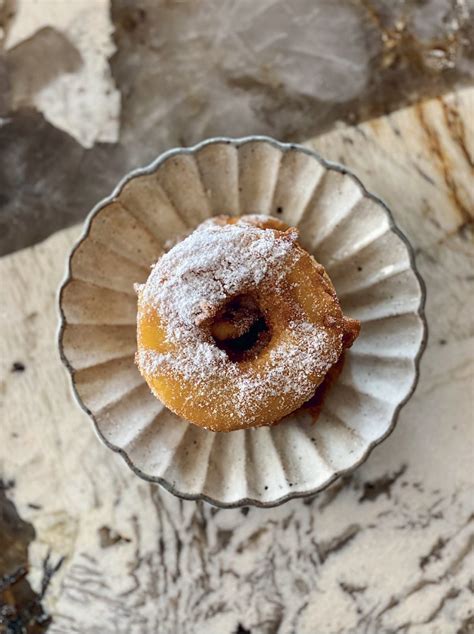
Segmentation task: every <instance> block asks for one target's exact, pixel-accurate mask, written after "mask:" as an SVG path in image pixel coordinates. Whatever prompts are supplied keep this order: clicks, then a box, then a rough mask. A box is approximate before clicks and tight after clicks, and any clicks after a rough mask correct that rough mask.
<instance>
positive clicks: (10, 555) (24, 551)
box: [0, 482, 62, 634]
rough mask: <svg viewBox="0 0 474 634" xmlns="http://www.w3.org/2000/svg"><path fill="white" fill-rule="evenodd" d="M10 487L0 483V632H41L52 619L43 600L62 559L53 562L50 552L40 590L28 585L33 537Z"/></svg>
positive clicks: (31, 529)
mask: <svg viewBox="0 0 474 634" xmlns="http://www.w3.org/2000/svg"><path fill="white" fill-rule="evenodd" d="M12 487H13V484H12V483H11V486H6V485H4V483H2V482H0V634H3V633H4V634H41V633H42V632H45V631H46V630H47V628H48V625H49V623H50V621H51V619H50V617H49V616H48V615H47V614H46V612H45V611H44V609H43V607H42V600H43V598H44V595H45V593H46V591H47V589H48V586H49V583H50V581H51V578H52V577H53V575H54V574H55V573H56V572H57V571H58V570H59V568H60V566H61V565H62V559H59V560H58V561H57V562H56V563H54V564H52V563H51V560H50V555H48V556H47V557H46V559H45V560H44V562H43V578H42V582H41V589H40V591H39V593H36V592H35V591H34V590H33V589H32V588H31V586H30V584H29V582H28V580H27V578H26V575H27V572H28V546H29V544H30V543H31V542H32V541H33V540H34V539H35V530H34V528H33V526H32V525H31V524H30V523H28V522H25V521H24V520H22V519H21V517H20V516H19V515H18V512H17V510H16V508H15V506H14V504H13V502H12V501H11V500H9V499H8V497H7V496H6V493H5V491H6V490H7V489H9V488H12Z"/></svg>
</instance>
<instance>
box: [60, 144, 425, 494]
mask: <svg viewBox="0 0 474 634" xmlns="http://www.w3.org/2000/svg"><path fill="white" fill-rule="evenodd" d="M222 213H226V214H231V215H237V214H246V213H258V214H271V215H275V216H277V217H278V218H281V219H282V220H284V221H285V222H287V223H288V224H290V225H294V226H296V227H298V228H299V230H300V235H301V241H302V243H303V246H305V247H306V249H308V250H309V251H310V252H311V253H313V254H314V255H315V257H316V258H317V259H318V260H319V261H320V262H321V263H322V264H323V265H324V266H325V267H326V269H327V271H328V273H329V275H330V277H331V279H332V281H333V283H334V286H335V287H336V290H337V293H338V296H339V298H340V300H341V303H342V306H343V308H344V312H345V314H347V315H349V316H351V317H355V318H357V319H360V320H361V322H362V330H361V334H360V337H359V338H358V340H357V341H356V343H355V345H354V347H353V348H351V350H349V351H348V352H347V355H346V361H345V364H344V368H343V371H342V374H341V376H340V377H339V379H338V381H337V382H336V384H335V385H334V386H333V387H332V388H331V390H330V391H329V394H328V395H327V398H326V399H325V401H324V404H323V408H322V411H321V414H320V417H319V419H318V420H317V422H316V423H315V424H313V422H312V421H311V419H310V418H309V416H308V415H307V414H301V413H300V414H296V415H293V416H290V417H288V418H287V419H285V421H284V423H282V424H280V425H276V426H274V427H271V428H270V427H261V428H259V429H252V430H243V431H235V432H231V433H213V432H209V431H205V430H203V429H200V428H198V427H195V426H193V425H191V424H189V423H187V422H185V421H184V420H182V419H180V418H179V417H178V416H176V415H175V414H173V413H171V412H170V411H169V410H168V409H167V408H166V407H164V406H163V405H162V404H161V403H160V402H159V401H157V400H156V399H155V397H154V396H153V395H152V394H151V393H150V391H149V389H148V387H147V385H146V383H145V382H144V380H143V379H142V377H141V376H140V374H139V372H138V370H137V368H136V366H135V365H134V353H135V349H136V342H135V328H136V326H135V319H136V296H135V293H134V290H133V284H134V282H144V281H145V280H146V278H147V276H148V273H149V270H150V265H151V264H152V263H153V262H155V261H156V260H157V258H158V257H159V255H160V254H161V253H163V251H164V249H165V247H166V244H169V243H170V242H173V241H175V240H176V239H178V238H179V237H182V236H183V235H185V234H186V233H189V232H190V231H191V230H192V229H193V228H194V227H196V226H197V225H198V224H199V223H200V222H202V221H203V220H205V219H206V218H209V217H210V216H213V215H216V214H222ZM423 304H424V291H423V286H422V283H421V281H420V278H419V277H418V274H417V272H416V270H415V265H414V261H413V254H412V251H411V248H410V246H409V244H408V242H407V240H406V239H405V238H404V236H403V235H402V234H401V233H400V231H399V230H398V229H397V228H396V227H395V225H394V223H393V220H392V217H391V215H390V213H389V211H388V210H387V208H386V207H385V206H384V204H383V203H382V202H381V201H380V200H378V199H377V198H375V197H374V196H373V195H371V194H369V193H368V192H367V191H366V190H365V189H364V187H363V185H362V184H361V183H360V182H359V181H358V180H357V178H355V177H354V176H353V175H352V174H350V173H349V172H348V171H347V170H346V169H345V168H343V167H341V166H338V165H335V164H331V163H328V162H326V161H324V160H323V159H322V158H321V157H319V156H318V155H317V154H315V153H314V152H312V151H310V150H308V149H306V148H304V147H300V146H295V145H287V144H283V143H278V142H277V141H274V140H273V139H269V138H265V137H249V138H244V139H225V138H219V139H211V140H209V141H206V142H204V143H201V144H199V145H197V146H195V147H192V148H189V149H176V150H172V151H170V152H167V153H166V154H164V155H162V156H160V157H159V158H158V159H157V160H156V161H155V162H153V163H152V164H151V165H149V166H148V167H145V168H143V169H139V170H136V171H134V172H132V173H131V174H129V175H128V176H127V177H126V178H125V179H124V180H122V182H121V183H120V184H119V185H118V187H117V188H116V189H115V191H114V192H113V194H112V195H111V196H110V197H109V198H107V199H105V200H104V201H102V202H101V203H99V204H98V205H97V206H96V207H95V209H93V211H92V212H91V214H90V216H89V218H88V220H87V222H86V224H85V229H84V232H83V235H82V237H81V238H80V240H79V242H78V243H77V245H76V246H75V247H74V249H73V251H72V253H71V255H70V258H69V262H68V270H67V275H66V279H65V281H64V283H63V285H62V288H61V291H60V312H61V327H60V335H59V348H60V352H61V356H62V359H63V361H64V363H65V364H66V367H67V368H68V370H69V373H70V375H71V379H72V385H73V389H74V392H75V395H76V397H77V400H78V402H79V404H80V405H81V407H82V408H83V409H84V410H85V411H86V412H87V413H88V414H89V416H90V417H91V419H92V421H93V423H94V425H95V429H96V430H97V432H98V434H99V436H100V438H101V439H102V440H103V442H104V443H105V444H106V445H107V446H108V447H109V448H110V449H112V450H113V451H116V452H119V453H120V454H121V455H122V456H123V457H124V458H125V460H126V462H127V464H128V465H129V466H130V467H131V468H132V469H133V470H134V471H135V473H136V474H137V475H139V476H140V477H142V478H144V479H146V480H150V481H153V482H158V483H160V484H161V485H163V486H164V487H166V488H167V489H168V490H169V491H171V492H172V493H174V494H176V495H178V496H181V497H183V498H188V499H204V500H207V501H209V502H211V503H213V504H215V505H218V506H239V505H243V504H255V505H260V506H271V505H275V504H279V503H281V502H284V501H286V500H289V499H290V498H292V497H296V496H302V495H308V494H312V493H315V492H316V491H319V490H321V489H323V488H324V487H326V486H327V485H328V484H330V483H331V482H332V481H333V480H334V479H335V478H336V477H337V476H338V475H341V474H343V473H345V472H347V471H349V470H351V469H353V468H354V467H356V466H357V465H359V464H361V463H362V462H363V461H364V460H365V459H366V458H367V456H368V454H369V452H370V450H371V449H372V448H373V447H374V446H375V445H376V444H377V443H379V442H380V441H381V440H383V439H384V438H385V437H386V436H387V435H388V434H389V433H390V431H391V430H392V429H393V427H394V425H395V421H396V418H397V415H398V412H399V410H400V408H401V406H402V405H403V404H404V403H405V402H406V401H407V399H408V398H409V397H410V395H411V393H412V392H413V390H414V387H415V384H416V381H417V377H418V362H419V358H420V355H421V352H422V350H423V347H424V340H425V326H424V318H423ZM223 398H225V395H223Z"/></svg>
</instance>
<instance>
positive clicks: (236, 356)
mask: <svg viewBox="0 0 474 634" xmlns="http://www.w3.org/2000/svg"><path fill="white" fill-rule="evenodd" d="M210 330H211V335H212V337H213V339H214V342H215V344H216V346H217V347H218V348H219V349H220V350H223V351H224V352H225V353H226V354H227V356H228V357H229V359H230V360H231V361H233V362H235V363H238V362H240V361H249V360H251V359H252V358H255V357H256V356H257V355H258V354H259V353H260V352H261V350H262V349H263V348H264V347H265V346H267V345H268V343H269V342H270V339H271V332H270V326H269V324H268V323H267V320H266V319H265V315H264V313H263V311H262V310H261V308H260V306H259V305H258V302H257V300H256V298H255V297H253V296H252V295H249V294H243V295H238V296H237V297H234V298H232V299H231V300H230V301H229V302H228V303H227V304H226V305H225V306H224V307H223V308H222V309H221V310H220V311H219V312H218V313H217V315H216V316H215V317H214V319H213V321H212V323H211V325H210Z"/></svg>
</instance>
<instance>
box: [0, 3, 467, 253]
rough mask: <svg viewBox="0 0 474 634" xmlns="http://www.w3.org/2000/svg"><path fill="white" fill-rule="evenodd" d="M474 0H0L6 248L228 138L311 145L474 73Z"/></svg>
mask: <svg viewBox="0 0 474 634" xmlns="http://www.w3.org/2000/svg"><path fill="white" fill-rule="evenodd" d="M473 7H474V4H473V0H340V1H338V2H333V0H292V1H291V2H290V1H287V0H259V1H258V2H255V0H238V1H236V0H226V1H222V0H201V1H199V2H194V1H191V0H181V1H180V0H175V1H173V0H171V1H170V0H168V1H165V0H161V1H156V0H137V1H135V0H111V1H110V5H109V0H72V1H70V2H67V1H66V0H36V1H35V0H0V117H1V118H0V254H5V253H8V252H11V251H14V250H16V249H19V248H21V247H25V246H27V245H31V244H33V243H35V242H37V241H39V240H41V239H43V238H45V237H46V236H48V235H49V234H50V233H51V232H53V231H55V230H57V229H59V228H61V227H64V226H67V225H70V224H72V223H74V222H77V221H79V220H81V219H82V218H83V217H84V216H85V215H86V213H87V212H88V211H89V209H90V208H91V206H92V205H94V203H95V202H97V201H98V200H99V199H100V198H101V197H103V196H105V195H107V194H108V193H110V191H111V189H112V188H113V186H114V185H115V184H116V183H117V181H118V180H119V179H120V178H121V176H122V175H123V174H124V173H125V172H127V171H128V170H129V169H131V168H133V167H137V166H140V165H143V164H145V163H147V162H149V161H150V160H152V159H153V158H154V157H155V156H156V155H157V154H159V153H160V152H162V151H163V150H165V149H167V148H169V147H171V146H176V145H189V144H192V143H195V142H197V141H200V140H201V139H203V138H206V137H209V136H215V135H221V134H223V135H246V134H251V133H261V134H269V135H273V136H275V137H277V138H280V139H282V140H289V139H291V140H293V141H297V140H302V139H305V138H308V137H310V136H314V135H315V134H316V133H319V132H320V131H324V130H326V129H328V128H330V127H331V126H333V125H334V124H335V123H336V122H337V121H339V120H342V121H346V122H358V121H360V120H363V119H366V118H368V117H372V116H374V115H378V114H382V113H385V112H389V111H391V110H393V109H396V108H398V107H400V106H402V105H406V104H407V103H411V102H413V101H414V100H417V99H418V98H419V97H420V96H427V95H433V94H441V93H443V92H444V91H446V90H447V89H449V88H451V87H453V86H454V85H459V84H461V83H467V82H470V81H472V79H473V76H474V62H473V56H474V44H473V42H474V26H473V19H472V10H473Z"/></svg>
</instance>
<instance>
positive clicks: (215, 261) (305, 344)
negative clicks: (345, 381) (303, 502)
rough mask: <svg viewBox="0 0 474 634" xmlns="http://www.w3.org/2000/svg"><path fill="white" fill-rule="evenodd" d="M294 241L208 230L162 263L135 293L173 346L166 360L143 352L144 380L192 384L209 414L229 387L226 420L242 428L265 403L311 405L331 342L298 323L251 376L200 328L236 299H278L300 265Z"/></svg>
mask: <svg viewBox="0 0 474 634" xmlns="http://www.w3.org/2000/svg"><path fill="white" fill-rule="evenodd" d="M296 238H297V233H296V232H291V231H290V232H286V233H282V232H278V231H269V230H264V229H260V228H257V227H251V226H249V225H246V226H245V225H238V224H234V225H226V226H216V225H214V226H213V225H210V224H208V225H207V226H206V227H201V228H200V230H199V231H195V232H194V233H193V234H192V235H191V236H189V237H188V238H186V239H185V240H184V241H183V242H181V243H179V244H178V245H176V246H175V247H174V248H173V249H172V250H171V251H170V252H168V253H167V254H165V255H163V256H162V258H161V259H160V260H159V261H158V262H157V264H156V265H155V266H154V268H153V270H152V272H151V274H150V276H149V278H148V280H147V282H146V285H145V287H144V288H142V289H140V291H139V292H140V295H141V297H140V302H139V305H140V307H141V308H140V310H147V309H149V307H150V306H151V307H153V309H154V310H156V311H157V312H158V314H159V316H160V318H161V320H162V322H163V323H164V324H165V325H166V337H167V339H168V341H169V343H171V344H176V345H175V346H172V351H171V352H168V353H158V352H156V351H154V350H150V349H145V350H144V349H141V350H140V351H139V353H138V354H137V363H138V366H139V368H140V369H141V370H142V372H144V373H145V374H146V375H151V376H159V375H172V376H175V377H177V378H181V379H182V380H184V381H188V382H191V384H192V387H193V391H194V393H196V394H198V395H199V396H200V398H201V400H203V399H204V400H205V402H206V408H207V409H209V411H213V408H214V407H215V405H216V403H217V402H218V401H219V400H222V383H223V382H225V384H226V385H228V386H230V389H229V390H226V396H225V398H226V399H228V408H227V410H226V412H228V413H227V414H226V415H227V416H228V418H229V419H234V420H235V419H240V420H243V421H244V420H245V424H248V423H249V422H251V421H252V416H253V413H254V412H255V411H256V409H258V407H259V406H261V402H262V397H263V396H265V398H267V399H268V398H272V397H278V396H279V395H283V394H290V393H291V394H293V395H294V398H295V402H296V401H301V402H302V401H303V400H306V399H307V398H309V397H310V396H311V395H312V393H313V392H314V389H315V377H321V378H322V376H323V375H324V374H325V373H326V372H327V370H328V369H329V368H330V367H331V366H332V365H333V364H334V363H335V362H336V361H337V358H338V356H339V353H340V347H341V341H338V342H337V344H338V345H334V343H335V341H334V334H332V335H331V336H330V335H329V334H328V332H327V331H326V330H325V329H324V328H321V327H317V326H315V325H314V324H312V323H309V322H308V321H305V320H304V316H303V314H301V317H300V318H299V317H298V315H296V317H295V319H294V321H292V322H290V323H289V324H288V325H287V328H286V329H285V332H284V336H283V337H280V340H279V341H278V342H276V344H275V345H272V346H270V347H269V349H268V350H264V351H263V352H262V353H261V354H262V355H266V357H265V359H264V363H263V365H262V366H261V367H260V369H259V370H257V371H256V370H255V367H254V366H253V365H252V364H250V363H236V362H232V361H231V360H230V359H229V357H228V356H227V354H226V353H225V352H224V351H223V350H221V349H220V348H218V347H217V345H216V343H215V341H214V340H213V338H212V336H211V335H210V332H209V328H206V327H203V324H206V323H210V320H212V317H213V316H214V315H215V314H216V313H217V312H218V311H219V310H220V309H221V308H222V307H223V306H224V305H225V304H226V302H228V301H229V299H231V298H233V297H235V296H236V295H238V294H241V293H251V292H252V291H256V290H257V289H259V288H260V287H261V286H262V285H268V289H270V290H271V292H274V293H277V292H278V288H279V284H281V283H282V280H283V279H284V277H285V276H286V275H287V273H288V270H289V269H291V267H292V266H293V265H294V264H295V263H296V262H297V260H298V258H299V257H301V251H300V249H299V248H298V247H297V246H296V244H295V242H296ZM336 336H337V335H336ZM273 343H275V342H273ZM216 377H219V380H218V381H217V382H216V381H215V378H216ZM296 406H297V405H296Z"/></svg>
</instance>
